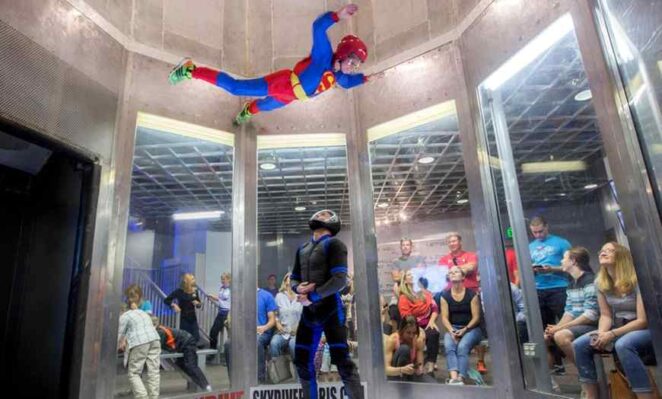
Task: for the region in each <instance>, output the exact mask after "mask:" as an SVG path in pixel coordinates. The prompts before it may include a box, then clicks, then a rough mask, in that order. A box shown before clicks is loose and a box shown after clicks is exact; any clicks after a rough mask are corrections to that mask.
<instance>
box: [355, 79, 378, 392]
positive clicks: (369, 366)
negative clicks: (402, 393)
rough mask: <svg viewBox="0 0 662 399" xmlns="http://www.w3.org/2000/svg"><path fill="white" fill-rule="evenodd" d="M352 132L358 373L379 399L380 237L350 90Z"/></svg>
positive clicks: (365, 147) (364, 142)
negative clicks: (378, 250) (378, 251)
mask: <svg viewBox="0 0 662 399" xmlns="http://www.w3.org/2000/svg"><path fill="white" fill-rule="evenodd" d="M347 98H348V107H349V115H350V119H351V131H350V133H349V134H348V135H347V170H348V173H347V179H348V181H349V203H350V214H351V217H352V245H353V252H354V285H355V289H356V293H357V295H356V308H357V311H356V313H357V316H358V315H361V316H360V317H357V322H358V324H357V327H358V336H359V372H360V374H361V380H362V381H367V382H368V396H367V397H368V398H379V397H381V396H380V390H381V387H382V386H383V385H384V384H383V382H385V381H386V373H385V371H384V352H383V350H382V326H381V318H380V306H379V273H378V271H377V239H376V235H375V215H374V208H373V202H372V195H373V193H372V174H371V170H370V154H369V150H368V135H367V129H364V128H363V126H361V123H360V119H359V110H358V104H357V101H356V93H354V92H349V93H347Z"/></svg>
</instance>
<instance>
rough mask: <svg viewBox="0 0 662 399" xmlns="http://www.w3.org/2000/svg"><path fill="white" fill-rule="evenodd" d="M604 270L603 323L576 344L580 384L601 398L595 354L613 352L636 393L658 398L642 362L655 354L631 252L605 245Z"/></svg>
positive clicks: (599, 282) (600, 281) (642, 398)
mask: <svg viewBox="0 0 662 399" xmlns="http://www.w3.org/2000/svg"><path fill="white" fill-rule="evenodd" d="M599 262H600V271H599V272H598V276H597V278H596V279H595V286H596V288H597V289H598V305H599V307H600V320H599V322H598V330H597V331H594V332H591V333H588V334H584V335H582V336H581V337H579V338H577V339H576V340H575V341H574V342H573V347H574V351H575V358H576V361H577V369H578V371H579V381H580V382H581V383H582V388H583V389H584V391H585V392H586V397H587V398H588V399H595V398H597V396H598V386H597V381H598V378H597V377H598V376H597V372H596V365H595V362H594V359H593V355H594V353H595V352H596V351H612V350H614V351H615V352H616V354H617V355H618V358H619V360H620V363H621V365H622V367H623V371H624V374H625V376H626V377H627V380H628V382H629V384H630V387H631V388H632V392H634V393H635V394H636V395H637V398H638V399H653V398H655V392H654V386H653V384H652V383H651V379H650V376H649V373H648V370H647V369H646V365H645V364H644V361H643V360H642V356H643V355H644V354H646V353H652V352H653V343H652V340H651V335H650V332H649V331H648V321H647V319H646V311H645V310H644V305H643V302H642V299H641V294H640V293H639V288H638V286H637V275H636V274H635V271H634V262H633V260H632V256H631V255H630V251H629V250H628V249H627V248H626V247H624V246H622V245H620V244H618V243H615V242H608V243H606V244H605V245H603V246H602V250H601V251H600V255H599Z"/></svg>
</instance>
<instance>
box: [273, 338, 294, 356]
mask: <svg viewBox="0 0 662 399" xmlns="http://www.w3.org/2000/svg"><path fill="white" fill-rule="evenodd" d="M295 343H296V338H295V337H294V336H292V335H290V337H289V338H285V337H284V336H283V335H282V334H274V336H273V338H271V343H270V344H269V353H270V354H271V357H278V356H280V355H284V354H285V349H289V350H290V356H292V359H294V346H295Z"/></svg>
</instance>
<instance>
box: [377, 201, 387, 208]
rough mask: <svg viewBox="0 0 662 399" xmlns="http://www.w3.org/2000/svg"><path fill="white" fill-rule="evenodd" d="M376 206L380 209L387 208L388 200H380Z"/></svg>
mask: <svg viewBox="0 0 662 399" xmlns="http://www.w3.org/2000/svg"><path fill="white" fill-rule="evenodd" d="M377 207H378V208H382V209H384V208H388V202H380V203H379V204H377Z"/></svg>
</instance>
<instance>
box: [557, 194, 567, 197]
mask: <svg viewBox="0 0 662 399" xmlns="http://www.w3.org/2000/svg"><path fill="white" fill-rule="evenodd" d="M556 195H558V196H559V197H565V196H566V195H568V194H566V193H558V194H556Z"/></svg>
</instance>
